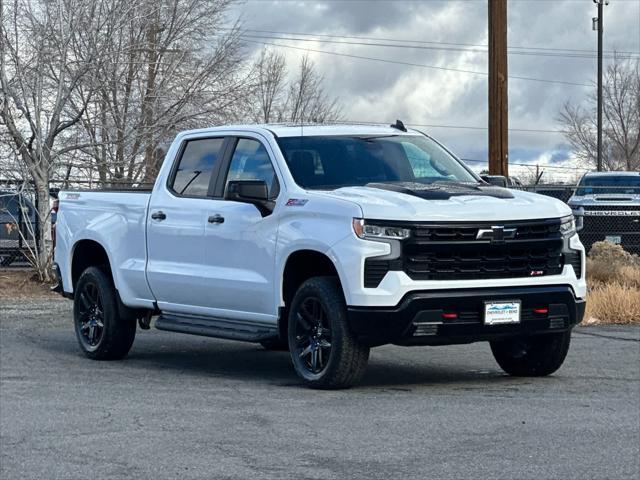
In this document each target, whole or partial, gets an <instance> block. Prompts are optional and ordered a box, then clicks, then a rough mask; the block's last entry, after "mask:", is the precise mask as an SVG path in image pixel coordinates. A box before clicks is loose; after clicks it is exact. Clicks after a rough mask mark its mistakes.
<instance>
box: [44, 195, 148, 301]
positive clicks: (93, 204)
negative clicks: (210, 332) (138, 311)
mask: <svg viewBox="0 0 640 480" xmlns="http://www.w3.org/2000/svg"><path fill="white" fill-rule="evenodd" d="M150 197H151V194H150V191H141V190H110V191H103V190H99V191H87V190H69V191H62V192H60V194H59V197H58V198H59V200H60V207H59V211H58V220H57V226H56V262H57V263H60V262H67V261H68V259H67V258H61V257H62V256H65V255H73V248H72V247H73V246H74V245H75V244H76V241H77V239H79V238H83V239H91V240H93V241H95V242H98V243H99V244H100V245H102V246H103V247H104V248H106V249H108V251H107V252H106V253H107V254H108V257H109V259H110V261H111V265H110V266H111V271H112V272H113V275H114V277H115V281H116V282H115V283H116V285H119V286H120V291H119V293H120V297H121V298H122V299H123V300H125V299H126V300H128V301H129V303H132V304H135V303H138V302H136V300H139V299H140V298H141V297H143V298H145V299H147V300H148V299H150V298H151V292H150V291H149V287H148V285H147V281H146V276H145V264H146V217H147V207H148V204H149V199H150ZM91 240H86V241H91ZM76 248H77V247H76ZM63 280H64V282H65V283H66V284H67V285H72V284H73V283H72V278H71V272H69V273H68V278H64V279H63Z"/></svg>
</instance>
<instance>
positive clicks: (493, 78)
mask: <svg viewBox="0 0 640 480" xmlns="http://www.w3.org/2000/svg"><path fill="white" fill-rule="evenodd" d="M488 2H489V173H490V174H491V175H504V176H508V175H509V101H508V81H507V0H488Z"/></svg>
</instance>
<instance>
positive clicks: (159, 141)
mask: <svg viewBox="0 0 640 480" xmlns="http://www.w3.org/2000/svg"><path fill="white" fill-rule="evenodd" d="M232 3H233V0H161V1H151V0H133V1H131V2H130V3H129V6H130V8H131V9H132V14H131V16H130V18H129V21H128V22H126V23H123V24H120V25H118V28H117V29H115V30H114V31H113V32H111V33H110V36H109V38H108V39H107V41H105V44H104V46H103V48H104V49H106V50H108V51H110V52H111V53H110V57H111V58H113V61H112V62H111V63H107V64H104V65H102V68H101V69H100V70H99V71H98V72H97V76H98V78H99V79H100V81H99V82H98V83H99V85H100V87H99V91H98V95H96V96H95V98H94V101H93V102H92V103H91V104H90V105H89V108H88V110H87V114H85V115H84V116H83V122H82V125H83V127H84V129H85V131H86V135H87V136H88V137H89V138H90V139H91V144H92V147H91V148H90V149H88V150H86V153H87V154H88V155H90V156H91V157H92V158H93V160H94V162H95V165H96V169H97V172H98V174H99V178H100V180H101V181H103V182H107V181H121V180H126V181H128V182H131V181H139V180H141V179H142V180H144V181H146V182H149V181H153V179H154V178H155V175H156V174H157V171H158V168H159V166H160V161H161V160H162V153H161V152H162V145H163V144H165V143H166V142H168V141H169V140H171V137H172V136H173V135H174V134H175V132H176V131H177V130H179V129H184V128H189V127H192V126H203V125H208V124H212V123H213V124H215V123H224V122H227V121H229V120H234V119H236V118H238V117H239V114H240V112H242V111H243V110H244V108H245V107H244V103H245V102H246V97H247V94H248V89H249V88H250V81H249V78H248V72H246V68H245V66H244V63H243V58H242V52H241V50H240V42H239V41H238V29H237V27H236V26H233V25H232V26H231V28H230V29H226V28H221V27H222V26H223V24H224V22H225V14H226V13H227V10H228V8H229V6H230V5H231V4H232ZM225 25H226V24H225ZM105 145H107V146H112V148H105Z"/></svg>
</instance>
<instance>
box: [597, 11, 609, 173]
mask: <svg viewBox="0 0 640 480" xmlns="http://www.w3.org/2000/svg"><path fill="white" fill-rule="evenodd" d="M593 3H595V4H596V5H598V16H597V17H594V18H593V29H594V30H596V29H597V30H598V147H597V149H598V153H597V155H598V158H597V164H598V171H599V172H600V171H602V30H603V28H602V27H603V25H602V24H603V22H604V16H603V13H604V12H603V8H602V7H603V6H604V5H609V0H593Z"/></svg>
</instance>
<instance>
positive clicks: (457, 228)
mask: <svg viewBox="0 0 640 480" xmlns="http://www.w3.org/2000/svg"><path fill="white" fill-rule="evenodd" d="M375 223H376V224H379V223H385V224H393V225H395V226H402V227H403V228H408V229H410V230H411V236H410V237H409V238H408V239H406V240H404V241H402V254H401V258H400V259H399V260H398V261H396V260H392V261H380V260H375V258H374V259H367V260H366V261H365V281H364V283H365V287H368V288H375V287H377V286H378V285H379V284H380V282H381V281H382V279H383V278H384V276H385V275H386V273H387V271H388V270H403V271H404V272H405V273H406V274H407V275H408V276H409V277H410V278H411V279H413V280H474V279H492V278H519V277H536V276H546V275H559V274H560V273H562V269H563V267H564V263H565V257H564V255H563V252H562V250H563V244H564V242H563V240H562V236H561V234H560V221H559V220H538V221H533V222H509V223H502V222H492V223H491V224H484V223H483V224H475V223H474V224H458V225H451V224H445V225H429V224H406V223H400V222H375ZM496 225H498V226H501V227H504V231H505V232H506V231H510V230H512V229H515V232H514V233H513V232H512V233H511V234H510V235H508V236H509V237H510V238H505V239H502V238H501V237H500V236H499V235H498V238H496V239H493V240H487V239H486V237H485V239H480V240H478V239H477V238H478V233H479V231H480V230H492V227H493V226H496ZM572 260H573V261H574V262H575V261H576V260H575V259H572ZM577 261H578V263H579V256H578V260H577Z"/></svg>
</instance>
